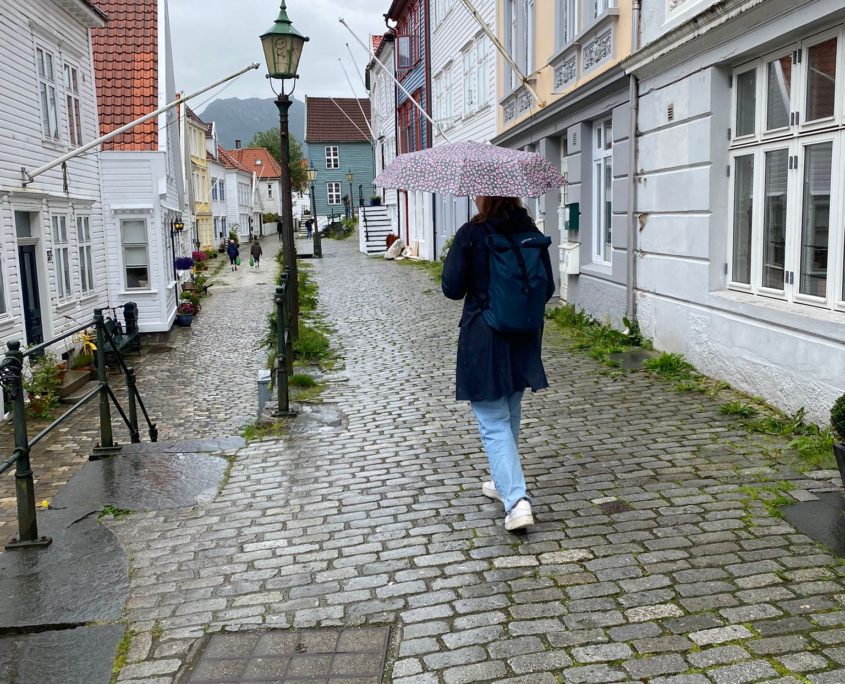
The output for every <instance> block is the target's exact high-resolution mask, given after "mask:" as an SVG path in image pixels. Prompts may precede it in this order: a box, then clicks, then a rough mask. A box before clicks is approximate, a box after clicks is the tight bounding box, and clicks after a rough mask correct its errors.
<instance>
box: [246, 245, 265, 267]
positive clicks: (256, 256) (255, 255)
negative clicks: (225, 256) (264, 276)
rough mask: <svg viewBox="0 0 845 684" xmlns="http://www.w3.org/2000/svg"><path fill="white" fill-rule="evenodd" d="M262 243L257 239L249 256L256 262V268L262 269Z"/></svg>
mask: <svg viewBox="0 0 845 684" xmlns="http://www.w3.org/2000/svg"><path fill="white" fill-rule="evenodd" d="M261 254H262V251H261V243H260V242H258V239H257V238H256V239H255V240H254V241H253V243H252V245H251V246H250V248H249V256H250V258H252V260H253V261H254V262H255V264H254V265H255V268H261Z"/></svg>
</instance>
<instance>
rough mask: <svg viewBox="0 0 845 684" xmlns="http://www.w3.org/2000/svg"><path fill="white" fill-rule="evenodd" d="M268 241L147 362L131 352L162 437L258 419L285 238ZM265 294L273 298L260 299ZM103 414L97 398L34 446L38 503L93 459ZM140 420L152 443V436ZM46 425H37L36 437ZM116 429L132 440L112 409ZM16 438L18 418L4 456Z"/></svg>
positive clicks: (117, 382)
mask: <svg viewBox="0 0 845 684" xmlns="http://www.w3.org/2000/svg"><path fill="white" fill-rule="evenodd" d="M262 244H263V248H264V251H265V255H264V261H265V262H266V263H265V264H264V265H263V267H262V268H261V269H260V270H251V269H250V268H249V266H248V265H246V264H244V266H243V267H241V269H240V270H239V271H237V272H232V271H231V270H230V269H229V267H228V265H226V267H225V268H224V269H223V270H222V271H221V272H220V275H219V276H217V277H216V279H215V284H214V286H213V287H212V288H211V292H212V296H211V297H207V298H206V299H204V300H203V303H202V307H203V310H202V313H201V314H200V315H199V316H198V317H197V318H196V319H195V320H194V322H193V325H192V326H191V327H190V328H179V327H174V328H173V329H172V330H171V332H170V335H169V336H168V337H167V339H166V340H165V341H164V343H163V344H161V345H156V346H157V347H158V348H159V349H160V350H161V352H160V353H152V354H148V355H145V356H144V357H143V360H142V361H141V363H140V364H139V362H138V358H137V357H136V356H135V355H134V354H129V355H128V356H126V362H127V363H128V364H130V365H133V364H134V365H135V366H136V367H137V374H138V387H139V389H140V391H141V395H142V397H143V400H144V402H145V404H146V406H147V409H148V410H149V412H150V414H151V415H152V419H153V421H155V422H156V423H157V425H158V429H159V440H160V441H166V440H174V439H178V440H185V439H197V438H200V437H212V436H215V437H216V436H228V435H233V434H237V433H238V431H239V429H240V428H241V427H243V426H244V424H246V423H247V422H249V421H250V420H253V419H254V415H255V409H256V398H255V396H256V387H255V378H256V369H257V368H259V367H261V365H262V363H263V359H264V358H265V353H264V352H262V351H260V350H259V349H258V341H259V340H260V339H261V337H262V336H263V335H264V334H265V332H266V324H265V321H266V314H267V312H268V311H269V310H270V308H271V307H272V298H273V295H272V293H273V288H274V285H273V276H274V273H275V268H276V264H275V260H274V258H275V253H276V251H277V249H278V241H277V240H276V237H275V236H271V237H269V238H265V239H264V240H263V242H262ZM223 256H224V255H221V257H220V258H223ZM215 263H216V262H214V261H212V262H211V264H212V268H213V267H214V264H215ZM262 292H263V294H265V295H266V296H259V293H262ZM51 351H54V352H55V350H51ZM109 381H110V382H111V383H112V385H113V386H115V387H116V389H117V393H118V396H119V397H121V400H123V399H122V398H123V396H124V392H123V391H122V388H123V387H124V380H123V377H122V376H121V375H120V374H117V373H112V374H111V375H110V376H109ZM124 406H125V402H124ZM65 408H67V407H60V408H59V409H57V412H58V411H60V410H64V409H65ZM97 411H98V409H97V402H96V400H95V401H93V402H91V403H90V404H89V405H88V406H87V407H86V408H84V409H83V410H82V411H81V412H80V413H79V414H77V415H76V416H75V417H73V418H71V419H70V420H69V421H68V422H67V423H65V424H64V425H63V426H61V427H60V428H58V429H57V430H56V431H55V432H54V433H52V434H51V435H50V436H49V437H48V438H47V439H46V440H44V442H42V443H41V444H39V445H38V446H37V447H35V448H34V449H33V451H32V469H33V472H34V476H35V493H36V496H37V497H38V501H42V500H45V499H46V500H47V501H51V500H52V499H53V497H54V496H55V495H56V494H57V493H58V491H59V489H61V487H62V486H63V485H64V484H65V483H66V482H67V481H68V480H69V479H70V478H71V477H72V476H73V475H74V474H75V473H76V472H77V471H78V470H79V468H81V467H82V465H83V464H84V463H85V462H86V461H87V460H88V455H89V454H90V453H91V449H93V447H94V445H95V444H96V443H97V442H98V441H99V429H98V425H99V422H98V418H97V416H98V413H97ZM139 415H140V410H139ZM141 420H142V425H141V437H142V440H143V441H145V442H146V441H149V436H148V435H147V433H146V430H145V427H146V426H145V425H144V423H143V419H141ZM44 425H46V423H35V422H33V423H32V424H31V425H30V426H29V433H30V437H32V436H33V435H34V434H35V432H37V429H40V428H41V427H44ZM112 428H113V430H114V435H115V439H116V440H117V441H118V442H127V441H128V432H127V430H126V426H125V425H123V423H122V422H120V417H119V415H118V414H117V412H116V411H115V410H114V408H113V407H112ZM12 435H13V433H12V426H11V423H8V424H6V425H3V426H0V442H2V444H3V449H2V453H3V454H4V457H5V455H8V454H11V452H12V448H13V444H14V442H13V437H12ZM16 533H17V518H16V504H15V481H14V476H13V474H11V473H9V474H7V475H6V476H5V477H3V478H0V539H3V540H6V539H8V538H10V537H11V536H13V535H14V534H16Z"/></svg>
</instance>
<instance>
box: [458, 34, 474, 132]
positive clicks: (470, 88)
mask: <svg viewBox="0 0 845 684" xmlns="http://www.w3.org/2000/svg"><path fill="white" fill-rule="evenodd" d="M474 45H475V43H470V44H469V45H468V46H467V47H466V48H464V50H462V51H461V64H462V71H463V91H464V98H463V99H464V105H463V115H464V118H466V117H469V116H471V115H472V114H474V113H475V112H476V111H477V110H478V107H477V104H476V103H477V90H478V72H477V71H476V69H475V64H474V63H473V57H474V55H475V50H474Z"/></svg>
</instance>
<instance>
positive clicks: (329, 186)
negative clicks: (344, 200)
mask: <svg viewBox="0 0 845 684" xmlns="http://www.w3.org/2000/svg"><path fill="white" fill-rule="evenodd" d="M340 193H341V189H340V181H329V182H328V183H326V203H327V204H328V205H329V206H330V207H334V206H338V205H339V204H340Z"/></svg>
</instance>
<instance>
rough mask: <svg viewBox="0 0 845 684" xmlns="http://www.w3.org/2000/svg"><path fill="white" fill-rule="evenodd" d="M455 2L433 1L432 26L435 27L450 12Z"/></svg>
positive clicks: (446, 0) (453, 0)
mask: <svg viewBox="0 0 845 684" xmlns="http://www.w3.org/2000/svg"><path fill="white" fill-rule="evenodd" d="M454 4H455V0H434V22H433V23H434V26H437V25H438V24H439V23H440V22H441V21H443V19H444V18H445V17H446V15H447V14H449V12H450V11H451V10H452V7H453V6H454Z"/></svg>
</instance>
